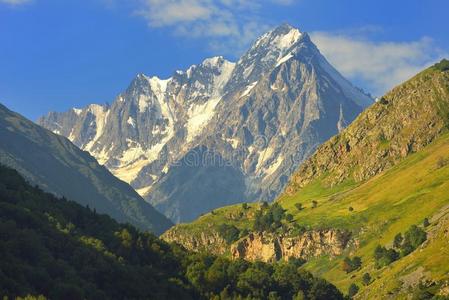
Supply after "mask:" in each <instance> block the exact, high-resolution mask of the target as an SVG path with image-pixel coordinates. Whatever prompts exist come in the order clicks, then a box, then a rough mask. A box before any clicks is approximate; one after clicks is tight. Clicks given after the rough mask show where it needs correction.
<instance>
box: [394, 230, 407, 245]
mask: <svg viewBox="0 0 449 300" xmlns="http://www.w3.org/2000/svg"><path fill="white" fill-rule="evenodd" d="M403 240H404V238H403V237H402V234H401V233H398V234H396V236H395V237H394V240H393V247H394V248H400V247H401V245H402V241H403Z"/></svg>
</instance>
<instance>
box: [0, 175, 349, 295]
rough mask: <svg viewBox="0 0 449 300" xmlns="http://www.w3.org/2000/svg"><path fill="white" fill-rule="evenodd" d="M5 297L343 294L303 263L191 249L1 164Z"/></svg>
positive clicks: (1, 288)
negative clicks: (60, 194) (251, 259)
mask: <svg viewBox="0 0 449 300" xmlns="http://www.w3.org/2000/svg"><path fill="white" fill-rule="evenodd" d="M0 256H1V258H2V259H1V260H0V296H8V297H10V298H15V297H17V296H22V297H23V296H26V295H32V296H33V297H34V296H35V297H37V296H39V295H42V297H41V298H49V299H267V298H269V299H292V298H294V297H296V298H295V299H323V300H324V299H342V298H343V296H342V295H341V293H340V292H339V291H338V290H337V289H336V288H335V287H334V286H333V285H331V284H329V283H328V282H326V281H325V280H322V279H317V278H314V277H313V276H312V275H311V274H310V273H308V272H305V271H300V270H299V267H300V265H301V261H299V260H292V261H290V262H288V263H278V264H273V265H270V264H265V263H249V262H245V261H243V260H234V261H231V260H229V259H227V258H217V257H214V256H211V255H207V254H191V253H188V252H187V251H185V250H183V249H181V248H179V247H177V246H173V245H169V244H167V243H165V242H163V241H161V240H159V239H158V238H157V237H155V236H154V235H153V234H151V233H148V232H141V231H139V230H137V229H135V228H134V227H132V226H131V225H123V224H119V223H117V222H116V221H114V220H113V219H111V218H110V217H108V216H106V215H101V214H98V213H96V211H95V210H93V211H92V210H91V209H89V208H88V207H82V206H80V205H79V204H77V203H75V202H72V201H68V200H66V199H57V198H55V197H54V196H53V195H51V194H48V193H45V192H43V191H42V190H41V189H40V188H38V187H32V186H30V185H29V184H27V183H26V182H25V180H24V179H23V178H22V177H21V176H20V175H19V174H18V173H17V172H16V171H15V170H12V169H9V168H6V167H3V166H0Z"/></svg>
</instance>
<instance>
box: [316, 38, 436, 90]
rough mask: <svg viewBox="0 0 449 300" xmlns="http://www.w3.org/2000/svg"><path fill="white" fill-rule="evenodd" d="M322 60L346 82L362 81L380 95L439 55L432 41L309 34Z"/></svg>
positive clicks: (426, 39)
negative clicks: (377, 40)
mask: <svg viewBox="0 0 449 300" xmlns="http://www.w3.org/2000/svg"><path fill="white" fill-rule="evenodd" d="M311 37H312V40H313V42H314V43H315V44H316V45H317V46H318V48H319V49H320V51H321V52H322V53H323V54H324V55H325V56H326V58H327V59H328V60H329V61H330V62H331V63H332V64H333V65H334V66H335V67H336V68H337V69H338V70H339V71H340V72H341V73H342V74H343V75H345V76H346V77H347V78H348V79H350V80H357V81H363V82H364V83H366V86H365V87H364V88H365V89H367V90H368V91H369V92H371V93H373V94H376V95H382V94H384V93H385V92H386V91H388V90H389V89H391V88H392V87H394V86H395V85H397V84H399V83H401V82H403V81H405V80H406V79H408V78H410V77H411V76H413V75H414V74H416V73H418V72H419V71H421V70H422V69H424V68H426V67H427V66H429V65H430V64H432V63H434V62H435V61H436V60H438V59H440V58H441V57H442V56H443V54H444V53H443V51H441V50H440V49H438V47H436V46H435V44H434V42H433V41H432V39H430V38H427V37H423V38H422V39H420V40H417V41H412V42H402V43H401V42H374V41H369V40H367V39H363V38H361V37H357V38H353V37H350V36H348V35H342V34H333V33H327V32H314V33H312V34H311Z"/></svg>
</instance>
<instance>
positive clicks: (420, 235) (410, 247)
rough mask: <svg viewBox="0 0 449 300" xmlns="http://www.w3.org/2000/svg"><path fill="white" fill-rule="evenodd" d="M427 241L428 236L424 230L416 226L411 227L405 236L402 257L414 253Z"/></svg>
mask: <svg viewBox="0 0 449 300" xmlns="http://www.w3.org/2000/svg"><path fill="white" fill-rule="evenodd" d="M426 239H427V234H426V232H425V231H424V230H422V229H421V228H419V227H418V226H416V225H412V226H410V228H409V230H407V232H405V234H404V242H403V243H402V247H401V248H402V251H403V252H402V255H403V256H405V255H407V254H409V253H411V252H413V251H414V250H415V249H416V248H418V247H419V245H421V244H422V243H424V241H425V240H426Z"/></svg>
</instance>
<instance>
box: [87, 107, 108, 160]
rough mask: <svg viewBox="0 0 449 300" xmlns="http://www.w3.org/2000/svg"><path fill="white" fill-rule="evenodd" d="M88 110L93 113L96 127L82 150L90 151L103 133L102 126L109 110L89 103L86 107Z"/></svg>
mask: <svg viewBox="0 0 449 300" xmlns="http://www.w3.org/2000/svg"><path fill="white" fill-rule="evenodd" d="M88 111H89V112H90V113H92V114H93V115H94V117H95V125H96V127H97V128H96V131H95V136H94V138H93V139H92V140H91V141H89V143H87V144H86V145H85V146H84V147H83V148H84V150H87V151H89V152H91V150H92V147H93V146H94V144H95V142H96V141H97V140H98V139H99V138H100V137H101V136H102V135H103V131H104V127H105V125H106V122H107V119H108V116H109V110H107V109H105V107H104V106H101V105H98V104H91V105H89V107H88Z"/></svg>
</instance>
